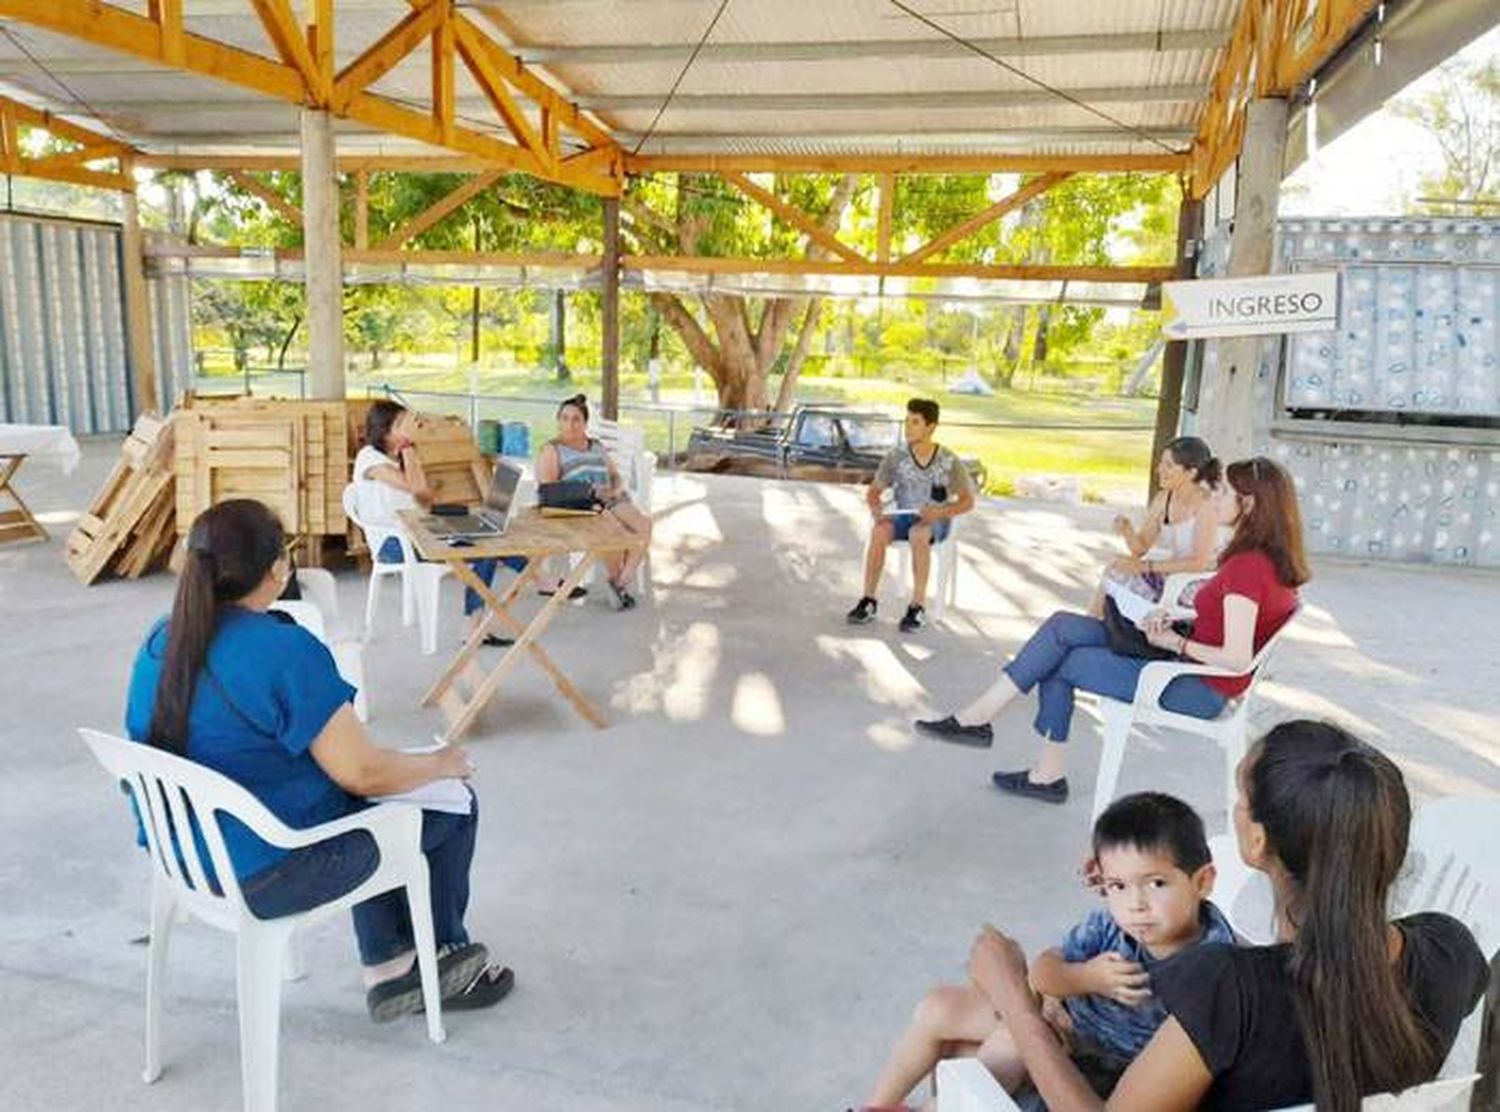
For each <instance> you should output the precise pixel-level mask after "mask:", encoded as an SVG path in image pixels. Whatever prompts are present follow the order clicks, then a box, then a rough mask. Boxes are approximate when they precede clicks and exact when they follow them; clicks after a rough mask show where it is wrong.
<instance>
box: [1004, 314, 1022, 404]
mask: <svg viewBox="0 0 1500 1112" xmlns="http://www.w3.org/2000/svg"><path fill="white" fill-rule="evenodd" d="M1025 335H1026V306H1024V305H1017V306H1016V307H1015V308H1013V309H1012V310H1011V311H1010V329H1009V330H1008V331H1007V332H1006V333H1005V349H1004V350H1005V374H1004V376H1003V379H1002V382H1001V384H1002V385H1003V386H1004V387H1005V388H1006V389H1007V390H1011V389H1014V387H1015V384H1016V372H1017V371H1018V370H1020V369H1021V340H1022V339H1023V338H1024V337H1025Z"/></svg>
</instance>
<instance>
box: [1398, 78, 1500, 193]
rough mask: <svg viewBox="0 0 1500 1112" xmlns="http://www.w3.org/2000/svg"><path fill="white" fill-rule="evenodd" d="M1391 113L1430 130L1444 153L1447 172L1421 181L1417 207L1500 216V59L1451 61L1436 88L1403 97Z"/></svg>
mask: <svg viewBox="0 0 1500 1112" xmlns="http://www.w3.org/2000/svg"><path fill="white" fill-rule="evenodd" d="M1391 111H1392V112H1394V113H1395V114H1396V115H1397V116H1400V117H1401V118H1402V119H1406V120H1410V121H1411V122H1412V123H1414V124H1417V125H1418V126H1420V127H1422V128H1425V129H1426V131H1427V132H1428V134H1430V135H1431V136H1432V137H1433V139H1434V140H1435V141H1436V142H1437V145H1438V150H1439V151H1440V152H1441V153H1442V157H1443V168H1442V170H1440V171H1438V172H1437V173H1432V174H1424V175H1422V176H1421V177H1420V178H1419V179H1418V180H1419V189H1420V193H1419V196H1418V198H1416V199H1414V200H1413V201H1412V202H1411V204H1412V207H1413V209H1414V211H1417V212H1424V213H1440V212H1445V211H1446V212H1452V211H1453V209H1454V208H1460V209H1461V211H1462V213H1463V215H1465V216H1500V58H1494V57H1491V58H1488V59H1485V60H1483V61H1472V62H1469V61H1464V60H1462V59H1458V58H1455V59H1451V60H1450V61H1448V62H1445V63H1444V64H1443V65H1442V66H1440V67H1438V71H1437V87H1436V88H1435V89H1430V90H1428V91H1425V92H1421V93H1416V94H1413V95H1411V96H1408V97H1403V98H1399V99H1397V100H1395V101H1393V102H1392V104H1391ZM1433 202H1437V203H1433ZM1442 202H1448V203H1447V204H1444V203H1442ZM1452 202H1459V204H1458V205H1454V204H1453V203H1452Z"/></svg>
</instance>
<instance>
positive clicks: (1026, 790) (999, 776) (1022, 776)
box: [990, 768, 1068, 803]
mask: <svg viewBox="0 0 1500 1112" xmlns="http://www.w3.org/2000/svg"><path fill="white" fill-rule="evenodd" d="M990 779H991V780H993V781H994V782H995V787H997V788H999V789H1000V790H1001V791H1003V792H1009V793H1010V794H1011V795H1023V796H1025V797H1026V798H1027V799H1035V800H1038V801H1039V802H1042V803H1066V802H1067V801H1068V778H1067V777H1066V776H1059V777H1058V778H1057V779H1056V780H1053V781H1050V782H1049V783H1046V784H1038V783H1036V782H1034V781H1033V780H1032V779H1031V772H1030V770H1029V769H1024V768H1023V769H1021V770H1020V771H1019V772H997V773H995V775H994V776H992V777H990Z"/></svg>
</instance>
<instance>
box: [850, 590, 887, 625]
mask: <svg viewBox="0 0 1500 1112" xmlns="http://www.w3.org/2000/svg"><path fill="white" fill-rule="evenodd" d="M879 605H880V604H879V603H877V602H876V601H875V600H874V599H872V598H871V597H870V596H869V595H866V596H865V597H864V598H862V599H860V600H859V601H858V602H856V603H855V604H854V609H853V610H851V611H849V613H848V614H846V615H845V618H846V619H847V621H848V622H849V624H850V625H856V626H862V625H869V624H870V623H871V622H873V621H874V620H875V611H876V609H877V607H878V606H879Z"/></svg>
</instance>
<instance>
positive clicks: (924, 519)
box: [848, 398, 974, 633]
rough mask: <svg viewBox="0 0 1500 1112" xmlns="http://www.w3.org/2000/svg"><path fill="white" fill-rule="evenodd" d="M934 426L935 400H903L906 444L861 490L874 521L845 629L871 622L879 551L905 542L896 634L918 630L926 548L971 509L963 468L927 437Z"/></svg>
mask: <svg viewBox="0 0 1500 1112" xmlns="http://www.w3.org/2000/svg"><path fill="white" fill-rule="evenodd" d="M937 424H938V403H937V402H935V401H931V400H930V399H927V398H912V399H911V401H909V402H907V403H906V428H905V432H906V444H905V445H903V446H901V447H897V448H892V449H891V451H890V453H889V454H888V455H887V456H886V457H885V459H883V460H881V461H880V466H879V467H878V468H877V469H876V471H875V478H874V479H872V480H871V481H870V485H869V487H868V488H867V489H866V491H865V500H866V501H867V502H868V503H869V506H870V515H871V517H873V518H874V519H875V520H874V525H873V526H872V527H871V529H870V548H869V551H868V552H867V553H866V555H865V593H864V595H863V596H862V597H861V598H860V600H859V601H858V602H857V603H855V604H854V609H853V610H851V611H849V614H848V620H849V623H850V624H851V625H865V624H867V623H868V622H872V621H874V620H875V610H876V607H877V606H878V604H877V603H876V601H875V591H876V589H877V588H878V587H879V585H880V573H881V572H882V571H883V570H884V569H885V550H886V549H887V548H889V547H890V544H891V542H892V541H906V542H907V543H908V544H909V545H911V605H909V606H908V607H907V608H906V616H905V617H903V618H902V619H901V627H900V628H901V632H902V633H915V632H916V631H917V630H919V629H921V628H922V625H923V622H924V620H925V617H926V613H927V612H926V609H925V607H926V603H927V572H928V569H929V568H930V567H931V566H932V546H933V545H934V544H940V543H942V541H943V539H944V538H945V537H947V536H948V530H949V529H950V528H952V526H951V525H950V524H949V522H950V521H951V520H952V519H953V518H955V517H957V516H958V515H959V514H966V513H968V512H969V511H970V510H972V509H973V508H974V483H973V480H971V479H970V478H969V472H968V470H967V469H966V468H965V467H964V465H963V463H962V462H961V461H960V460H959V458H958V457H957V456H955V455H954V454H953V453H952V452H950V451H949V450H948V449H947V448H944V447H942V446H941V445H939V444H937V443H936V442H935V441H934V440H933V439H932V434H933V433H934V432H936V431H937ZM887 489H889V490H891V491H892V492H893V494H894V495H895V503H896V505H895V509H894V510H888V509H886V508H885V507H884V506H883V505H882V504H881V495H882V494H884V493H885V491H886V490H887ZM955 496H956V497H955Z"/></svg>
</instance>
